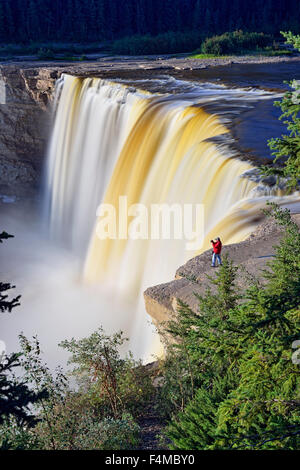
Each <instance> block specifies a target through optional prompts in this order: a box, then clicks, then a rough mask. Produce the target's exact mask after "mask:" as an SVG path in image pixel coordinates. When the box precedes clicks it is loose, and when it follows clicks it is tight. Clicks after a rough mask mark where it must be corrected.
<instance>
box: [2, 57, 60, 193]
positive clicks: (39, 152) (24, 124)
mask: <svg viewBox="0 0 300 470" xmlns="http://www.w3.org/2000/svg"><path fill="white" fill-rule="evenodd" d="M57 76H58V72H57V71H55V70H51V69H38V68H36V69H21V68H18V67H15V66H5V67H4V66H2V67H1V68H0V195H3V194H5V195H17V196H20V197H24V196H31V195H34V194H36V190H37V188H38V186H39V184H40V182H41V172H42V167H43V163H44V158H45V154H46V144H47V138H48V135H49V130H50V122H51V113H50V110H49V106H48V104H49V102H50V101H51V99H52V96H53V90H54V85H55V81H56V79H57Z"/></svg>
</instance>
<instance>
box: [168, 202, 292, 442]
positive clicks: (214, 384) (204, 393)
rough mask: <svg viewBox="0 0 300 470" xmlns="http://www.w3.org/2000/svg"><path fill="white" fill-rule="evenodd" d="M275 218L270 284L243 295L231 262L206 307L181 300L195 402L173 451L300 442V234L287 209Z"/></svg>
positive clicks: (175, 331)
mask: <svg viewBox="0 0 300 470" xmlns="http://www.w3.org/2000/svg"><path fill="white" fill-rule="evenodd" d="M269 216H273V217H275V219H276V220H277V222H278V223H279V224H280V225H281V226H282V227H283V229H284V236H283V238H282V240H281V242H280V244H279V245H278V247H276V257H275V258H274V260H273V261H272V262H270V263H269V265H268V270H266V272H265V273H264V276H265V279H266V281H267V282H266V283H263V284H262V285H261V284H260V283H257V282H253V283H252V285H250V287H249V288H248V289H247V291H246V293H245V295H244V298H243V299H240V298H239V296H238V295H237V287H236V286H235V276H236V268H235V267H234V266H233V265H232V263H230V262H229V261H228V260H225V263H224V266H223V267H220V268H219V269H220V270H219V271H218V273H217V277H216V279H215V280H213V281H212V288H211V289H209V290H208V291H207V292H206V294H205V295H204V296H200V297H199V313H198V314H195V313H194V312H192V311H191V309H190V308H189V307H188V306H187V305H184V304H181V306H180V309H179V313H178V320H177V326H176V328H175V327H174V325H172V324H171V325H170V328H169V329H168V331H169V333H171V334H172V336H173V337H174V338H176V342H177V349H179V350H182V349H183V348H184V350H185V351H186V355H188V358H189V361H187V360H186V359H185V363H184V364H183V363H181V367H182V369H185V370H186V371H189V370H191V369H192V370H193V375H194V376H193V387H194V393H193V394H192V400H191V401H190V402H189V404H188V405H187V406H186V408H185V409H184V410H183V411H181V412H180V413H179V414H178V413H175V412H174V414H173V420H172V422H171V424H170V425H169V427H168V430H167V437H168V438H169V439H171V441H172V444H171V448H172V449H231V448H233V449H239V448H241V449H297V448H298V447H299V444H300V419H299V409H300V396H299V385H300V374H299V365H298V364H297V363H294V361H292V360H291V359H292V358H291V355H292V344H294V342H295V341H297V340H299V339H300V301H299V299H300V295H299V294H300V287H299V286H300V269H299V266H300V254H299V252H298V251H297V250H295V247H297V246H299V241H300V238H299V237H300V234H299V228H298V226H297V225H296V224H295V223H294V222H293V220H292V219H291V216H290V213H289V212H288V211H287V210H281V209H279V208H278V207H276V206H274V205H273V206H272V207H271V210H269ZM291 247H293V249H292V252H291ZM289 264H290V266H288V265H289ZM173 323H174V322H173ZM183 333H184V334H183ZM183 360H184V356H183V355H182V362H183ZM296 362H297V361H296ZM197 371H198V372H197Z"/></svg>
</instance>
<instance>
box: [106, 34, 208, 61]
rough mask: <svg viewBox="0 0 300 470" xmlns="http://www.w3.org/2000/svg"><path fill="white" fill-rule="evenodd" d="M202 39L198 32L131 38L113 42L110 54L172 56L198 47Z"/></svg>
mask: <svg viewBox="0 0 300 470" xmlns="http://www.w3.org/2000/svg"><path fill="white" fill-rule="evenodd" d="M202 39H203V37H202V36H201V34H200V33H199V32H197V31H196V32H194V31H191V32H186V33H173V32H169V33H164V34H159V35H158V36H150V35H145V36H131V37H127V38H123V39H119V40H117V41H114V43H113V44H112V52H113V53H114V54H121V55H144V54H174V53H180V52H189V51H192V50H194V49H195V48H197V47H199V44H201V40H202Z"/></svg>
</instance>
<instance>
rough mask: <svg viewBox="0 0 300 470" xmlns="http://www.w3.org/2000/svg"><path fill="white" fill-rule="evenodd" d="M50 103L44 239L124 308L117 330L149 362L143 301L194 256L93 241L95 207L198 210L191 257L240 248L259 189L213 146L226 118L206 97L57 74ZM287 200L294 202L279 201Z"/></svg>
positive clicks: (151, 349)
mask: <svg viewBox="0 0 300 470" xmlns="http://www.w3.org/2000/svg"><path fill="white" fill-rule="evenodd" d="M58 95H59V96H58ZM215 99H216V94H215V95H214V94H211V95H210V96H209V95H208V96H207V99H206V104H207V103H209V102H211V101H212V100H215ZM255 99H258V97H257V96H256V97H255ZM56 101H57V106H56V107H57V109H56V117H55V123H54V130H53V135H52V139H51V145H50V151H49V160H48V169H47V195H46V200H47V207H48V218H49V221H50V229H51V232H52V234H53V235H54V236H56V237H59V238H63V239H65V240H67V241H68V243H71V244H72V247H73V249H74V250H76V251H77V252H78V253H81V256H82V261H83V264H84V268H83V279H84V280H85V281H88V282H92V283H102V284H103V283H104V284H108V285H110V286H113V289H114V293H115V295H116V296H118V295H119V296H120V297H121V298H122V297H124V299H125V298H126V299H127V300H129V301H130V302H132V315H131V317H130V318H122V312H120V326H121V327H122V328H123V329H124V328H125V329H126V333H127V334H128V335H129V336H130V339H131V345H132V344H134V345H135V346H134V348H133V349H134V351H135V352H136V354H137V355H139V356H140V357H144V358H145V359H149V358H150V354H151V353H155V352H158V345H159V341H158V338H157V335H155V334H154V332H153V327H152V326H150V325H149V319H148V318H147V315H146V313H145V310H144V305H143V296H142V293H143V291H144V290H145V289H146V288H147V287H149V286H151V285H154V284H159V283H162V282H167V281H169V280H170V279H172V277H173V276H174V273H175V271H176V269H177V268H178V267H179V266H180V265H182V264H183V263H184V262H185V261H187V259H189V258H191V257H192V256H193V255H195V254H196V253H193V252H187V251H186V241H185V240H182V239H181V240H149V239H148V240H131V239H128V240H127V239H113V240H112V239H107V240H100V239H99V237H98V236H97V233H96V230H95V222H96V210H97V207H98V205H99V204H100V203H101V202H102V203H105V204H110V205H112V206H113V207H114V208H116V211H117V215H118V206H119V197H120V196H126V197H127V204H128V206H131V205H133V204H143V206H144V207H146V208H150V206H151V204H169V205H173V204H181V205H182V204H203V205H204V221H205V225H204V243H203V246H202V247H199V250H197V252H199V251H203V250H205V249H207V248H208V247H209V240H210V238H213V237H216V236H218V235H220V236H221V237H222V239H223V240H224V242H225V243H232V242H238V241H242V240H244V239H245V238H246V237H247V236H248V235H249V234H250V233H251V232H252V231H253V229H254V228H255V226H256V225H257V223H258V219H259V217H258V214H259V211H260V209H261V207H262V206H263V204H264V203H265V201H266V198H261V197H260V198H259V197H255V189H256V187H257V184H256V183H254V182H252V181H251V180H250V179H248V178H241V175H242V174H244V173H245V172H247V171H248V170H250V169H251V168H253V167H252V165H251V164H250V163H248V162H245V161H241V160H239V159H235V158H233V157H232V156H230V155H229V156H228V154H227V155H226V153H224V139H223V141H222V139H221V141H220V139H219V141H217V140H218V139H217V138H219V137H220V136H225V137H226V135H228V128H227V127H226V126H225V125H224V122H226V119H225V118H224V117H223V119H221V120H220V119H219V117H218V116H217V115H214V114H212V113H211V112H209V113H208V112H207V111H205V106H204V104H205V96H203V95H202V96H199V94H198V95H197V93H195V91H193V93H190V94H189V93H185V94H178V95H149V94H146V93H143V92H136V91H135V90H133V89H131V88H129V87H126V86H123V85H120V84H116V83H110V82H107V81H104V80H101V79H92V78H88V79H80V78H75V77H71V76H68V75H65V76H64V77H63V78H62V79H61V80H60V82H59V83H58V86H57V100H56ZM225 149H227V147H225ZM275 196H276V191H275ZM277 196H278V194H277ZM297 198H298V199H297ZM276 199H277V200H279V198H278V197H277V198H276ZM294 200H299V197H298V195H295V196H292V197H290V198H283V199H281V200H280V201H281V202H293V201H294ZM89 239H90V244H89V248H88V240H89ZM87 248H88V250H87ZM86 250H87V256H86V259H85V260H84V253H85V251H86ZM108 315H109V314H108ZM99 324H101V318H99Z"/></svg>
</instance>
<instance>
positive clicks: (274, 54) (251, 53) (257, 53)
mask: <svg viewBox="0 0 300 470" xmlns="http://www.w3.org/2000/svg"><path fill="white" fill-rule="evenodd" d="M241 55H247V56H253V57H254V56H265V57H280V56H285V55H289V56H290V55H293V53H292V51H290V50H288V49H281V50H268V49H262V50H254V51H241V52H240V53H239V54H230V55H216V54H203V53H197V51H196V52H194V53H193V54H192V55H190V56H188V57H187V59H230V58H231V57H240V56H241Z"/></svg>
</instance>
